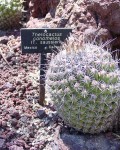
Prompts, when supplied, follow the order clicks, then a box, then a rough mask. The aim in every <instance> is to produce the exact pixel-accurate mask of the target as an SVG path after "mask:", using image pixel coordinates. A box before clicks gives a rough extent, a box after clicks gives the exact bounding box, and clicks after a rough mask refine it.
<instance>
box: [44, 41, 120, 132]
mask: <svg viewBox="0 0 120 150" xmlns="http://www.w3.org/2000/svg"><path fill="white" fill-rule="evenodd" d="M71 39H72V38H71ZM72 41H73V42H71V40H70V39H69V40H68V42H67V44H64V45H63V46H62V48H61V50H60V52H59V53H58V54H57V55H56V56H55V57H53V58H52V60H51V62H50V64H49V67H48V71H47V73H46V92H47V94H48V95H49V96H50V99H51V100H52V101H53V103H54V106H55V108H56V110H57V112H58V114H59V116H60V117H61V118H62V119H63V120H64V122H65V123H66V124H67V125H69V126H70V127H73V128H75V129H77V130H80V131H82V132H84V133H92V134H94V133H100V132H103V131H106V130H111V129H112V128H113V126H114V124H115V122H116V120H117V113H118V109H119V101H120V69H119V68H118V64H117V61H116V60H114V59H113V58H112V56H111V54H110V53H109V52H108V51H107V50H105V49H104V48H103V47H102V46H98V45H94V44H92V43H84V44H83V45H82V46H81V45H80V44H79V41H77V39H75V40H72Z"/></svg>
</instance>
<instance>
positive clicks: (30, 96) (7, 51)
mask: <svg viewBox="0 0 120 150" xmlns="http://www.w3.org/2000/svg"><path fill="white" fill-rule="evenodd" d="M19 34H20V33H19V31H14V32H7V33H3V32H2V36H1V37H0V150H42V149H44V150H67V149H70V150H77V149H78V150H120V142H119V140H120V137H119V135H115V134H114V135H113V133H105V134H102V135H96V136H91V135H84V134H82V133H79V132H77V131H75V130H74V129H71V128H68V127H66V126H65V125H64V123H63V122H62V120H61V119H60V118H59V117H58V116H57V113H56V111H55V110H54V108H53V106H52V105H50V104H48V103H46V105H45V106H44V107H42V106H40V105H39V103H38V99H39V55H38V54H26V55H22V54H21V47H20V45H21V41H20V35H19ZM60 133H61V135H60Z"/></svg>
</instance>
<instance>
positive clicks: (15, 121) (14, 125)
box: [10, 118, 18, 127]
mask: <svg viewBox="0 0 120 150" xmlns="http://www.w3.org/2000/svg"><path fill="white" fill-rule="evenodd" d="M10 122H11V125H12V126H13V127H16V126H17V124H18V120H17V119H15V118H14V119H11V120H10Z"/></svg>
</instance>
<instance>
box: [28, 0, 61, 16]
mask: <svg viewBox="0 0 120 150" xmlns="http://www.w3.org/2000/svg"><path fill="white" fill-rule="evenodd" d="M58 3H59V0H44V1H43V0H31V1H30V3H29V8H30V13H31V16H32V17H35V18H36V17H45V16H46V14H47V13H48V12H50V13H51V15H52V16H54V14H55V8H56V6H57V5H58Z"/></svg>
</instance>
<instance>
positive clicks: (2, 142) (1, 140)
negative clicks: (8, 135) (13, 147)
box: [0, 139, 5, 150]
mask: <svg viewBox="0 0 120 150" xmlns="http://www.w3.org/2000/svg"><path fill="white" fill-rule="evenodd" d="M4 145H5V139H0V149H1V150H2V149H3V147H4Z"/></svg>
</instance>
